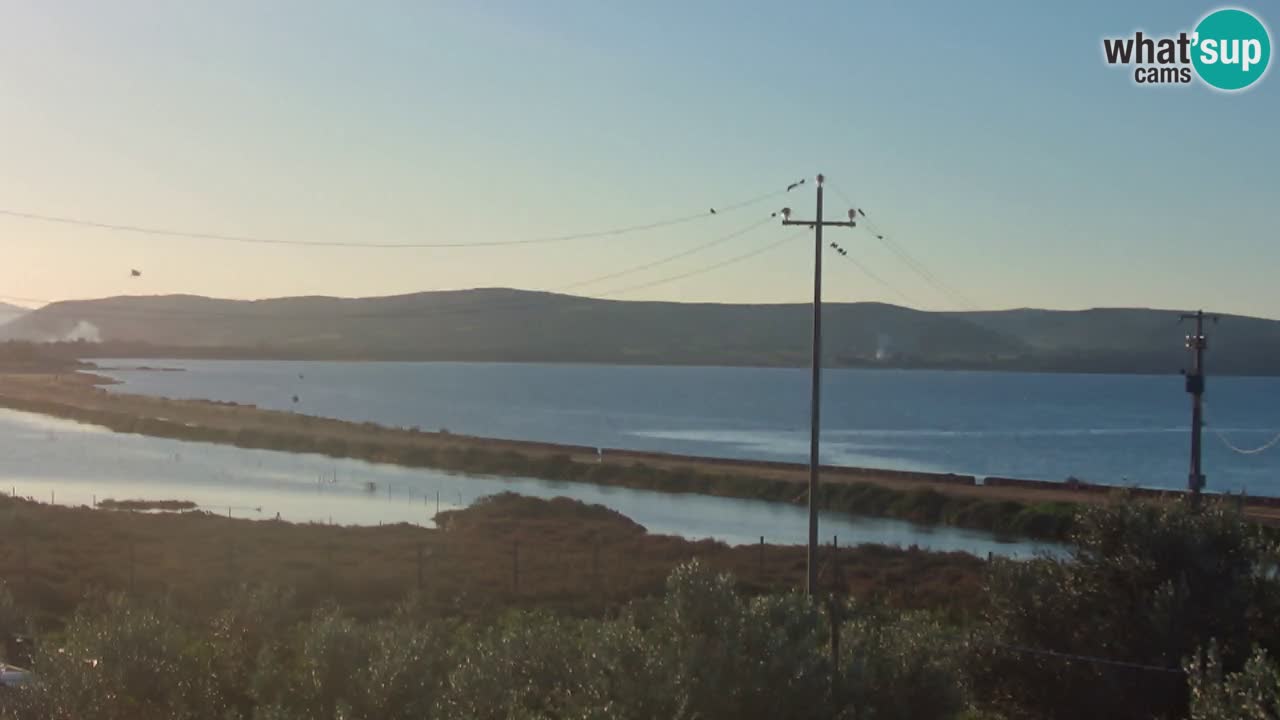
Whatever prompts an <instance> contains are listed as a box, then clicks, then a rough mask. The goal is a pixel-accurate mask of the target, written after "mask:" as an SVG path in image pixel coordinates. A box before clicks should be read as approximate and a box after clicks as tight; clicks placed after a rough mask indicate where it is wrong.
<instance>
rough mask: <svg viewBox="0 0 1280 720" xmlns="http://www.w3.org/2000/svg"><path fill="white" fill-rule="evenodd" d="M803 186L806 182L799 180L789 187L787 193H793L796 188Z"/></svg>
mask: <svg viewBox="0 0 1280 720" xmlns="http://www.w3.org/2000/svg"><path fill="white" fill-rule="evenodd" d="M803 184H804V180H797V181H796V182H793V183H791V184H790V185H788V186H787V192H791V191H792V190H795V189H796V188H798V187H800V186H801V185H803Z"/></svg>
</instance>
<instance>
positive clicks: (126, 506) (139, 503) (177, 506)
mask: <svg viewBox="0 0 1280 720" xmlns="http://www.w3.org/2000/svg"><path fill="white" fill-rule="evenodd" d="M98 507H99V508H101V509H103V510H139V511H145V510H169V511H179V510H194V509H196V504H195V503H193V502H191V501H190V500H114V499H112V498H107V499H106V500H101V501H99V502H98Z"/></svg>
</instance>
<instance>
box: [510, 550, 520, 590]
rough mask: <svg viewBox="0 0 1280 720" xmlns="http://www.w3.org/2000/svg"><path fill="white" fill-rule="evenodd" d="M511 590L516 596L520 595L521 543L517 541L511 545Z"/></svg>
mask: <svg viewBox="0 0 1280 720" xmlns="http://www.w3.org/2000/svg"><path fill="white" fill-rule="evenodd" d="M511 589H512V592H514V593H515V594H516V595H519V594H520V541H519V540H516V541H514V542H513V543H512V544H511Z"/></svg>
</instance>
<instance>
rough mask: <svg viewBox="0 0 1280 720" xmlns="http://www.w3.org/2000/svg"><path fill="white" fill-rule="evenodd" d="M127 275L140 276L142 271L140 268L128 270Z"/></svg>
mask: <svg viewBox="0 0 1280 720" xmlns="http://www.w3.org/2000/svg"><path fill="white" fill-rule="evenodd" d="M129 277H142V271H141V270H130V271H129Z"/></svg>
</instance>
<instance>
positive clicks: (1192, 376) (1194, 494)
mask: <svg viewBox="0 0 1280 720" xmlns="http://www.w3.org/2000/svg"><path fill="white" fill-rule="evenodd" d="M1210 317H1211V319H1212V320H1213V321H1214V322H1217V320H1218V318H1217V317H1214V316H1210ZM1182 319H1183V320H1195V321H1196V334H1195V335H1188V336H1187V349H1188V350H1190V351H1191V370H1190V371H1188V372H1187V392H1189V393H1191V472H1190V473H1188V477H1187V489H1188V490H1190V491H1191V503H1192V504H1193V505H1199V503H1200V491H1201V490H1203V489H1204V472H1203V471H1202V470H1201V467H1200V429H1201V428H1202V427H1203V426H1204V401H1203V397H1204V351H1205V350H1207V349H1208V348H1209V342H1208V340H1207V339H1206V338H1205V336H1204V319H1205V314H1204V311H1203V310H1197V311H1196V312H1194V313H1186V314H1183V315H1182Z"/></svg>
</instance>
